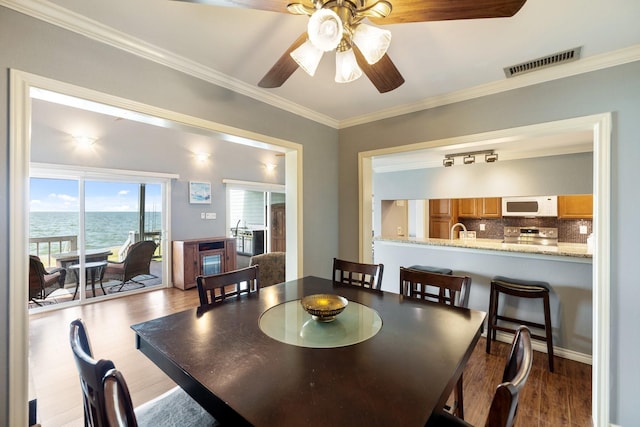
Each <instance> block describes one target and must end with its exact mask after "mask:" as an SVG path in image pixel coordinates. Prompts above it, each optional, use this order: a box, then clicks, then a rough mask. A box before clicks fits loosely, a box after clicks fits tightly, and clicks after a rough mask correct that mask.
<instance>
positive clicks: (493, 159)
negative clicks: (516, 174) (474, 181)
mask: <svg viewBox="0 0 640 427" xmlns="http://www.w3.org/2000/svg"><path fill="white" fill-rule="evenodd" d="M484 161H485V162H487V163H493V162H496V161H498V155H497V154H496V153H489V154H485V156H484Z"/></svg>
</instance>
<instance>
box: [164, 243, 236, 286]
mask: <svg viewBox="0 0 640 427" xmlns="http://www.w3.org/2000/svg"><path fill="white" fill-rule="evenodd" d="M235 269H236V239H235V238H233V237H209V238H206V239H190V240H174V241H173V285H174V286H175V287H177V288H180V289H183V290H184V289H190V288H195V286H196V277H197V276H199V275H207V274H217V273H224V272H226V271H231V270H235Z"/></svg>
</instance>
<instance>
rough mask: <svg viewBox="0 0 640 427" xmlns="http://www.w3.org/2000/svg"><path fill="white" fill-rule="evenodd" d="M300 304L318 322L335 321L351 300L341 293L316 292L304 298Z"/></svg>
mask: <svg viewBox="0 0 640 427" xmlns="http://www.w3.org/2000/svg"><path fill="white" fill-rule="evenodd" d="M300 304H302V308H304V309H305V311H306V312H307V313H309V314H310V315H311V318H312V319H314V320H317V321H318V322H333V321H334V320H335V319H336V316H337V315H338V314H340V313H342V311H343V310H344V309H345V307H346V306H347V304H349V301H347V299H346V298H344V297H341V296H340V295H333V294H315V295H308V296H306V297H304V298H302V299H301V300H300Z"/></svg>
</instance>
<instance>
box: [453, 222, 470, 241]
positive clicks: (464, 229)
mask: <svg viewBox="0 0 640 427" xmlns="http://www.w3.org/2000/svg"><path fill="white" fill-rule="evenodd" d="M457 226H460V227H462V233H463V234H462V238H463V239H466V238H467V227H465V226H464V224H463V223H461V222H456V223H455V224H453V225H452V226H451V232H449V240H453V231H454V230H455V228H456V227H457Z"/></svg>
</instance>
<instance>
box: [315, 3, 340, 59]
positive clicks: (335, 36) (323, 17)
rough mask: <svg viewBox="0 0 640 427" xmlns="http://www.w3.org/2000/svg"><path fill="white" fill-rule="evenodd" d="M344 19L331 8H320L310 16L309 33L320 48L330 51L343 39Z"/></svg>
mask: <svg viewBox="0 0 640 427" xmlns="http://www.w3.org/2000/svg"><path fill="white" fill-rule="evenodd" d="M343 31H344V30H343V28H342V20H341V19H340V17H339V16H338V14H336V13H335V12H334V11H333V10H331V9H319V10H317V11H316V12H314V14H313V15H311V18H309V24H308V25H307V34H308V35H309V40H311V43H313V45H314V46H315V47H317V48H318V49H320V50H322V51H325V52H328V51H330V50H333V49H335V48H336V47H338V45H339V44H340V41H341V40H342V33H343Z"/></svg>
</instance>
